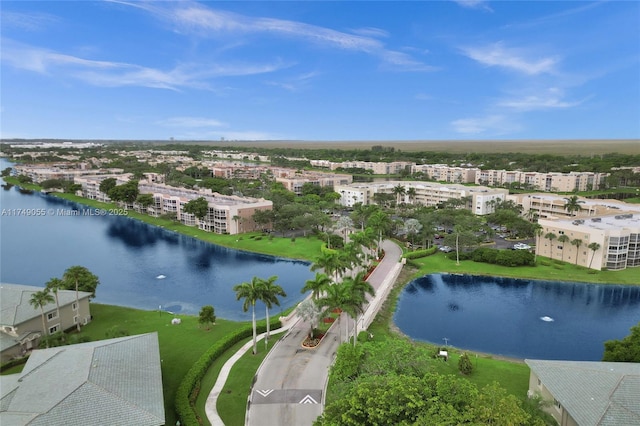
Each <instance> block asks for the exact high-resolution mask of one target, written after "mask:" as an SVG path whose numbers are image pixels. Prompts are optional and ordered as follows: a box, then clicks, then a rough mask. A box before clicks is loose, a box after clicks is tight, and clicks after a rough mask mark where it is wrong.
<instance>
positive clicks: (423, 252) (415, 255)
mask: <svg viewBox="0 0 640 426" xmlns="http://www.w3.org/2000/svg"><path fill="white" fill-rule="evenodd" d="M437 251H438V247H437V246H433V247H431V248H428V249H424V250H416V251H411V252H409V253H405V254H404V255H403V256H402V257H404V258H405V259H419V258H421V257H427V256H431V255H432V254H435V253H437Z"/></svg>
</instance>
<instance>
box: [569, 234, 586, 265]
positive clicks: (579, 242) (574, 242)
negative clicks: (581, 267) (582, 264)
mask: <svg viewBox="0 0 640 426" xmlns="http://www.w3.org/2000/svg"><path fill="white" fill-rule="evenodd" d="M583 242H584V241H582V240H581V239H580V238H576V239H573V240H571V245H572V246H575V247H576V265H577V264H578V256H579V255H580V246H581V245H582V243H583Z"/></svg>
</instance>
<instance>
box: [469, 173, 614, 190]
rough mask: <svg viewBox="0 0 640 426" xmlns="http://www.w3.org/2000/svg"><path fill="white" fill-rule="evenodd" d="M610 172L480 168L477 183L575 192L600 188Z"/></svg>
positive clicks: (476, 178)
mask: <svg viewBox="0 0 640 426" xmlns="http://www.w3.org/2000/svg"><path fill="white" fill-rule="evenodd" d="M607 176H608V173H592V172H570V173H538V172H522V171H518V170H480V171H479V172H478V173H476V177H475V183H476V184H478V185H488V186H505V185H510V184H512V183H519V184H523V185H528V186H529V187H530V188H532V189H536V190H538V191H545V192H574V191H588V190H592V189H600V188H601V186H602V185H603V184H604V180H605V178H606V177H607Z"/></svg>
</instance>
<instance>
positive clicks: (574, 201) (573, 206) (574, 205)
mask: <svg viewBox="0 0 640 426" xmlns="http://www.w3.org/2000/svg"><path fill="white" fill-rule="evenodd" d="M565 200H566V201H567V202H566V203H565V204H564V209H565V210H566V211H567V213H569V214H570V215H571V216H575V214H574V213H577V212H580V211H582V206H581V205H580V204H581V203H584V201H579V200H578V196H577V195H573V196H571V197H570V198H565Z"/></svg>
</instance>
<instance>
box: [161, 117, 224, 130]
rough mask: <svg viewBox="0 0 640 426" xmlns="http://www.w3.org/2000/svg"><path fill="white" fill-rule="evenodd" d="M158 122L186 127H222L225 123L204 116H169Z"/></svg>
mask: <svg viewBox="0 0 640 426" xmlns="http://www.w3.org/2000/svg"><path fill="white" fill-rule="evenodd" d="M158 124H160V125H162V126H167V127H187V128H199V127H224V126H226V124H225V123H223V122H222V121H219V120H216V119H214V118H206V117H171V118H168V119H166V120H161V121H159V122H158Z"/></svg>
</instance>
